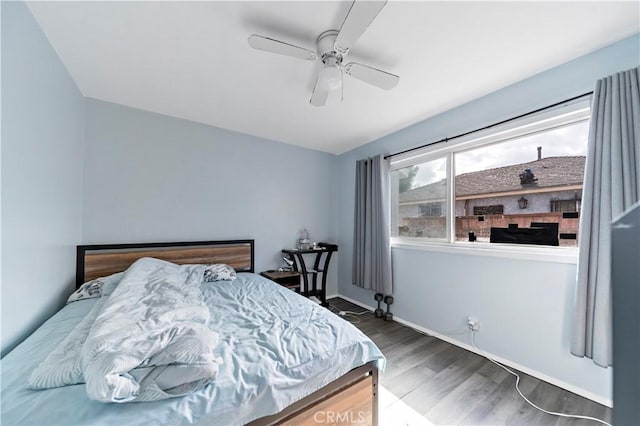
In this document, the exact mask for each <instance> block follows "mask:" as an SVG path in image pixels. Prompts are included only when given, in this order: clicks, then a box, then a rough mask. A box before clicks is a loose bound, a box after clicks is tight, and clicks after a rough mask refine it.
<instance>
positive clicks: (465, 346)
mask: <svg viewBox="0 0 640 426" xmlns="http://www.w3.org/2000/svg"><path fill="white" fill-rule="evenodd" d="M331 297H339V298H341V299H344V300H346V301H348V302H351V303H353V304H354V305H358V306H360V307H361V308H364V309H367V310H369V311H372V312H373V311H374V310H375V308H374V307H373V306H370V305H367V304H366V303H362V302H359V301H358V300H355V299H352V298H350V297H347V296H344V295H342V294H337V295H335V296H331ZM328 298H329V296H327V299H328ZM393 319H394V320H395V321H397V322H399V323H400V324H404V325H406V326H407V327H411V328H413V329H414V330H418V331H421V332H423V333H426V334H428V335H430V336H434V337H437V338H438V339H440V340H444V341H445V342H448V343H451V344H452V345H455V346H458V347H461V348H463V349H466V350H468V351H471V352H473V353H476V354H478V355H482V356H484V354H483V353H481V352H480V351H479V350H478V349H477V348H475V347H473V346H471V345H468V344H466V343H464V342H460V341H459V340H455V339H453V338H451V337H449V336H446V335H444V334H440V333H438V332H435V331H433V330H429V329H428V328H424V327H422V326H419V325H417V324H414V323H412V322H411V321H407V320H404V319H402V318H399V317H398V316H396V315H395V314H394V315H393ZM485 353H486V354H487V355H489V356H490V357H491V358H493V359H494V360H496V361H498V362H499V363H501V364H504V365H506V366H508V367H512V368H515V369H516V370H519V371H522V372H523V373H526V374H528V375H530V376H533V377H536V378H538V379H540V380H543V381H545V382H547V383H551V384H552V385H555V386H558V387H559V388H562V389H566V390H568V391H569V392H573V393H575V394H576V395H580V396H583V397H585V398H587V399H590V400H592V401H595V402H597V403H598V404H602V405H605V406H607V407H610V408H611V407H613V400H611V399H610V398H605V397H603V396H600V395H596V394H594V393H593V392H590V391H588V390H586V389H583V388H581V387H579V386H575V385H572V384H569V383H566V382H563V381H562V380H558V379H556V378H554V377H551V376H548V375H546V374H544V373H541V372H539V371H536V370H533V369H531V368H528V367H525V366H523V365H520V364H517V363H515V362H513V361H510V360H508V359H505V358H502V357H500V356H497V355H494V354H492V353H490V352H486V351H485Z"/></svg>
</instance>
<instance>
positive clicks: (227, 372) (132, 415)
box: [0, 274, 385, 425]
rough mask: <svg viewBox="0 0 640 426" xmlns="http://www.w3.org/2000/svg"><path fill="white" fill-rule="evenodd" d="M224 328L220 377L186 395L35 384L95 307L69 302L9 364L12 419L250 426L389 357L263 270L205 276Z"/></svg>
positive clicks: (6, 399) (213, 322) (6, 386)
mask: <svg viewBox="0 0 640 426" xmlns="http://www.w3.org/2000/svg"><path fill="white" fill-rule="evenodd" d="M202 291H203V293H204V296H205V301H206V303H207V305H208V306H209V309H210V312H211V319H210V322H209V327H210V328H211V329H212V330H213V331H215V332H217V333H219V336H220V341H219V344H218V345H217V346H216V348H215V350H214V356H216V357H220V358H221V359H222V361H223V363H222V364H221V365H220V367H219V371H218V376H217V377H216V379H215V381H214V382H213V383H212V384H211V385H209V386H207V387H205V388H204V389H202V390H199V391H197V392H194V393H192V394H190V395H187V396H185V397H181V398H174V399H171V400H166V401H156V402H148V403H140V404H132V403H125V404H105V403H100V402H96V401H91V400H89V399H88V398H87V396H86V392H85V388H84V385H74V386H66V387H62V388H56V389H48V390H41V391H35V390H31V389H29V388H28V385H27V379H28V377H29V375H30V374H31V371H32V370H33V369H34V368H35V367H36V366H37V365H38V364H39V363H40V362H41V361H42V360H43V359H44V358H45V357H46V356H47V354H48V353H49V352H50V351H52V350H53V349H54V348H55V346H56V345H57V344H58V343H59V342H60V341H61V340H62V339H64V337H65V336H66V335H67V334H68V333H69V331H70V330H71V329H72V328H73V327H74V326H75V324H77V323H78V322H79V321H80V320H81V319H82V318H83V317H84V316H85V315H86V314H87V313H88V312H89V310H90V309H91V307H92V306H93V304H94V303H95V299H93V300H85V301H79V302H75V303H71V304H69V305H67V306H65V307H64V308H63V309H62V310H61V311H59V312H58V313H57V314H56V315H54V316H53V317H52V318H51V319H49V320H48V321H47V322H46V323H45V324H44V325H43V326H42V327H40V328H39V329H38V330H37V331H36V332H34V333H33V334H32V335H31V336H30V337H29V338H28V339H27V340H25V341H24V342H23V343H22V344H20V345H19V346H18V347H17V348H16V349H15V350H13V351H12V352H11V353H9V354H8V355H7V356H5V357H4V358H3V359H2V361H1V364H0V367H1V378H2V415H1V420H2V424H118V425H121V424H220V425H229V424H244V423H247V422H250V421H252V420H254V419H256V418H259V417H263V416H266V415H270V414H275V413H277V412H279V411H280V410H282V409H283V408H284V407H286V406H288V405H290V404H291V403H293V402H295V401H297V400H299V399H301V398H303V397H305V396H306V395H309V394H311V393H313V392H314V391H316V390H318V389H320V388H321V387H323V386H324V385H326V384H327V383H329V382H331V381H333V380H335V379H336V378H338V377H340V376H341V375H343V374H345V373H346V372H348V371H349V370H351V369H353V368H355V367H357V366H359V365H363V364H365V363H367V362H369V361H376V362H377V363H378V367H379V368H380V369H383V368H384V363H385V360H384V357H383V355H382V353H381V352H380V351H379V350H378V348H377V347H376V346H375V345H374V344H373V342H371V340H369V339H368V338H367V337H366V336H365V335H364V334H362V333H361V332H360V331H359V330H357V329H356V328H355V327H353V326H352V325H351V324H349V323H347V322H346V321H344V320H342V319H341V318H339V317H337V316H336V315H334V314H332V313H331V312H329V311H327V310H326V309H324V308H322V307H320V306H318V305H316V304H315V303H313V302H311V301H309V300H307V299H305V298H303V297H300V296H299V295H297V294H295V293H293V292H292V291H290V290H288V289H285V288H283V287H281V286H279V285H277V284H275V283H273V282H271V281H268V280H266V279H264V278H262V277H260V276H258V275H255V274H238V278H237V279H236V280H234V281H218V282H213V283H203V284H202Z"/></svg>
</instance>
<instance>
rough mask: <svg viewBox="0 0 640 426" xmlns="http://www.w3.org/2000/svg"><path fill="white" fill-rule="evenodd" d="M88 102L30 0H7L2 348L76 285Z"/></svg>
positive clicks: (57, 304)
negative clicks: (25, 0)
mask: <svg viewBox="0 0 640 426" xmlns="http://www.w3.org/2000/svg"><path fill="white" fill-rule="evenodd" d="M83 116H84V101H83V97H82V95H81V93H80V91H79V90H78V88H77V87H76V85H75V83H74V82H73V80H72V79H71V77H70V76H69V74H68V73H67V70H66V69H65V67H64V65H63V64H62V63H61V62H60V60H59V58H58V56H57V54H56V53H55V51H54V50H53V48H52V47H51V45H50V44H49V41H48V40H47V39H46V37H45V36H44V34H43V33H42V31H41V30H40V27H39V26H38V24H37V23H36V22H35V20H34V19H33V17H32V15H31V12H30V11H29V10H28V8H27V6H26V5H25V3H23V2H2V285H1V292H2V354H3V355H4V354H5V353H6V352H7V351H9V350H10V349H11V348H12V347H13V346H15V344H17V343H18V342H19V341H20V340H22V338H24V337H25V336H26V335H28V334H29V333H30V332H31V331H33V330H34V329H35V328H36V327H37V326H38V325H39V324H40V323H42V322H43V321H44V320H46V319H47V318H48V317H49V316H50V315H51V314H52V313H53V312H55V311H56V310H57V309H59V308H60V306H61V305H62V303H63V301H64V299H65V298H66V296H67V295H68V294H69V293H70V292H71V291H72V289H73V284H72V282H73V278H74V275H75V245H76V244H78V243H79V242H80V238H81V230H82V226H81V220H82V161H83Z"/></svg>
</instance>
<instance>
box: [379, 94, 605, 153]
mask: <svg viewBox="0 0 640 426" xmlns="http://www.w3.org/2000/svg"><path fill="white" fill-rule="evenodd" d="M592 94H593V91H591V92H587V93H583V94H582V95H578V96H574V97H573V98H569V99H565V100H564V101H560V102H556V103H555V104H551V105H547V106H545V107H542V108H538V109H536V110H534V111H530V112H526V113H524V114H520V115H518V116H516V117H511V118H507V119H506V120H502V121H498V122H497V123H493V124H489V125H488V126H484V127H480V128H479V129H475V130H470V131H468V132H464V133H460V134H459V135H455V136H451V137H450V138H444V139H440V140H438V141H435V142H429V143H426V144H424V145H420V146H416V147H415V148H409V149H405V150H404V151H400V152H396V153H395V154H389V155H385V157H384V159H385V160H387V159H389V158H393V157H396V156H398V155H402V154H406V153H407V152H411V151H417V150H419V149H422V148H426V147H428V146H431V145H436V144H439V143H446V142H449V141H451V140H454V139H458V138H461V137H463V136H467V135H471V134H473V133H477V132H481V131H483V130H487V129H491V128H492V127H496V126H499V125H501V124H505V123H508V122H510V121H514V120H518V119H520V118H524V117H527V116H529V115H533V114H537V113H539V112H542V111H545V110H548V109H551V108H554V107H557V106H558V105H562V104H564V103H567V102H571V101H575V100H577V99H580V98H584V97H585V96H590V95H592Z"/></svg>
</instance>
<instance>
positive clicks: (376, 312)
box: [373, 293, 384, 318]
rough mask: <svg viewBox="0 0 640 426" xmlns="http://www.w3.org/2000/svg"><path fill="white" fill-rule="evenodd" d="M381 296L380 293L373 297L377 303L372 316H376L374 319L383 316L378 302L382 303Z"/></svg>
mask: <svg viewBox="0 0 640 426" xmlns="http://www.w3.org/2000/svg"><path fill="white" fill-rule="evenodd" d="M382 296H383V295H382V293H376V295H375V296H373V298H374V299H376V301H377V302H378V308H377V309H376V310H375V311H374V315H375V316H376V318H382V317H383V316H384V311H383V310H382V308H381V307H380V302H382Z"/></svg>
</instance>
